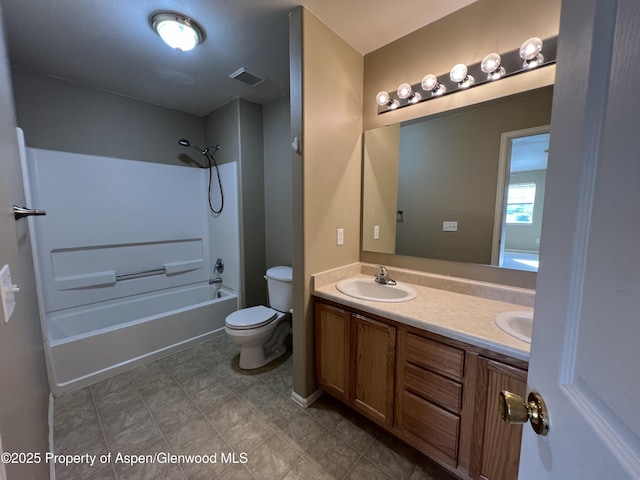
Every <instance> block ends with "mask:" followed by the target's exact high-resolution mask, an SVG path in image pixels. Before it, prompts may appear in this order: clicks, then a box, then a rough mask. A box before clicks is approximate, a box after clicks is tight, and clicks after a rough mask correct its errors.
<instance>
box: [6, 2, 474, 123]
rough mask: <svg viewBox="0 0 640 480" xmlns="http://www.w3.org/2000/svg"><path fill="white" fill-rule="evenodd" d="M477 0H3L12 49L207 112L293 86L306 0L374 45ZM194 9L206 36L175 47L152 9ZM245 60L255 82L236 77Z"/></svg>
mask: <svg viewBox="0 0 640 480" xmlns="http://www.w3.org/2000/svg"><path fill="white" fill-rule="evenodd" d="M473 1H475V0H447V1H442V0H401V4H402V7H403V8H401V9H399V8H397V6H398V2H397V1H392V0H82V1H77V0H0V5H1V6H2V12H3V16H4V24H5V31H6V37H7V45H8V49H9V58H10V61H11V63H12V65H14V66H15V67H18V68H21V69H23V70H25V71H29V72H34V73H38V74H43V75H49V76H53V77H57V78H62V79H65V80H68V81H71V82H74V83H78V84H82V85H87V86H91V87H95V88H98V89H101V90H105V91H109V92H114V93H118V94H120V95H124V96H127V97H131V98H135V99H139V100H143V101H146V102H150V103H153V104H156V105H162V106H165V107H168V108H172V109H176V110H180V111H184V112H188V113H192V114H194V115H198V116H204V115H207V114H208V113H210V112H211V111H213V110H215V109H217V108H219V107H221V106H222V105H224V104H225V103H227V102H228V101H230V100H232V99H233V98H237V97H242V98H246V99H247V100H250V101H253V102H256V103H261V104H266V103H269V102H271V101H273V100H275V99H276V98H278V97H280V96H281V95H283V94H286V93H287V92H288V91H289V18H288V15H289V12H291V10H293V9H294V8H295V7H296V6H298V5H300V4H302V5H305V6H306V7H307V8H308V9H309V10H311V11H312V12H313V13H314V14H315V15H316V16H317V17H318V18H320V20H322V21H323V22H324V23H325V24H327V25H328V26H329V27H330V28H331V29H332V30H333V31H335V32H336V33H337V34H338V35H339V36H340V37H342V38H343V39H344V40H345V41H347V42H348V43H349V44H350V45H351V46H352V47H353V48H354V49H356V50H357V51H358V52H360V53H361V54H363V55H364V54H367V53H369V52H371V51H373V50H376V49H377V48H379V47H381V46H383V45H386V44H387V43H389V42H392V41H393V40H396V39H398V38H400V37H402V36H404V35H406V34H408V33H410V32H412V31H414V30H417V29H418V28H420V27H422V26H424V25H427V24H428V23H431V22H433V21H435V20H437V19H439V18H441V17H443V16H445V15H448V14H449V13H451V12H453V11H455V10H457V9H459V8H462V7H464V6H466V5H468V4H470V3H472V2H473ZM162 10H167V11H174V12H179V13H181V14H183V15H185V16H188V17H191V18H193V19H194V20H195V21H196V22H198V23H199V24H200V25H201V26H202V27H203V29H204V31H205V35H206V39H205V42H204V43H203V44H202V45H199V46H198V47H196V48H195V49H194V50H192V51H190V52H181V53H178V52H176V51H174V50H171V49H170V48H169V47H168V46H166V45H165V44H164V43H163V42H162V41H161V40H160V38H159V37H158V36H157V35H156V34H155V32H154V31H153V30H152V29H151V26H150V24H149V18H150V16H151V14H153V13H156V12H158V11H162ZM241 67H245V68H246V69H247V70H248V71H249V72H251V73H253V74H255V75H257V76H260V77H263V78H265V81H264V82H263V83H261V84H260V85H257V86H255V87H249V86H247V85H245V84H243V83H241V82H240V81H238V80H234V79H231V78H229V77H228V76H229V75H230V74H231V73H233V72H235V71H236V70H238V69H239V68H241Z"/></svg>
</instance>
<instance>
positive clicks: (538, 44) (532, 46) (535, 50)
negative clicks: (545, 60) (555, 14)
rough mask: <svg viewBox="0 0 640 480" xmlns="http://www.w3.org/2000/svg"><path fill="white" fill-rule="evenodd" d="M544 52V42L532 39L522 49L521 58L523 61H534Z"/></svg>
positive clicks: (536, 38) (535, 38)
mask: <svg viewBox="0 0 640 480" xmlns="http://www.w3.org/2000/svg"><path fill="white" fill-rule="evenodd" d="M541 51H542V40H540V39H539V38H538V37H532V38H530V39H528V40H527V41H525V42H524V43H523V44H522V46H521V47H520V57H521V58H522V59H523V60H533V59H534V58H536V57H537V56H538V54H539V53H540V52H541Z"/></svg>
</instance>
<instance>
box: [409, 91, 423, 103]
mask: <svg viewBox="0 0 640 480" xmlns="http://www.w3.org/2000/svg"><path fill="white" fill-rule="evenodd" d="M420 100H422V95H420V94H419V93H418V92H413V93H412V94H411V96H410V97H409V103H414V104H415V103H418V102H419V101H420Z"/></svg>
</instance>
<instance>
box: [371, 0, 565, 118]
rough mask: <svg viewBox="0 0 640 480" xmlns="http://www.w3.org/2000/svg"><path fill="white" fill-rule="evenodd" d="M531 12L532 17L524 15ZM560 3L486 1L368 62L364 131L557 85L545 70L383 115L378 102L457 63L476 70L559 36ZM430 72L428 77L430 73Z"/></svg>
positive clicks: (549, 0) (554, 0) (551, 70)
mask: <svg viewBox="0 0 640 480" xmlns="http://www.w3.org/2000/svg"><path fill="white" fill-rule="evenodd" d="M529 10H531V13H530V14H526V15H525V14H524V13H523V12H525V11H529ZM559 22H560V0H540V1H539V2H537V3H536V4H535V8H534V9H532V8H531V3H530V2H529V1H528V0H508V1H507V0H481V1H478V2H475V3H473V4H471V5H469V6H467V7H465V8H463V9H462V10H459V11H458V12H455V13H453V14H451V15H448V16H446V17H444V18H442V19H441V20H438V21H437V22H434V23H432V24H430V25H428V26H426V27H424V28H422V29H420V30H417V31H415V32H413V33H411V34H409V35H407V36H405V37H402V38H401V39H399V40H396V41H395V42H392V43H390V44H389V45H386V46H384V47H382V48H379V49H378V50H375V51H374V52H372V53H370V54H368V55H366V56H365V71H364V94H363V97H364V127H365V130H368V129H370V128H375V127H379V126H382V125H388V124H390V123H396V122H399V121H403V120H408V119H412V118H417V117H422V116H424V115H428V114H432V113H437V112H440V111H446V110H451V109H453V108H459V107H462V106H465V105H470V104H474V103H478V102H481V101H485V100H488V99H492V98H496V97H499V96H503V95H505V94H511V93H517V92H520V91H523V90H529V89H531V88H535V87H541V86H545V85H548V84H550V83H552V82H553V78H554V77H555V68H553V67H551V68H544V69H540V70H537V71H532V72H529V73H528V74H527V75H516V76H513V77H510V78H506V79H503V80H501V81H499V82H494V83H491V84H485V85H483V86H482V88H472V89H470V90H468V91H465V92H458V93H456V94H454V95H447V96H444V97H442V98H438V99H434V100H430V101H428V102H422V103H420V104H418V105H415V106H411V107H406V108H402V109H399V110H396V111H394V112H388V113H385V114H383V115H378V114H377V105H376V103H375V96H376V93H378V92H379V91H380V90H386V91H393V90H395V89H396V88H397V87H398V85H400V84H401V83H403V82H408V83H411V84H413V83H417V82H420V80H421V79H422V77H423V76H424V75H426V74H427V73H433V74H435V75H441V74H444V73H447V72H449V70H450V69H451V67H453V65H455V64H456V63H466V64H473V63H476V62H479V61H480V60H482V58H483V57H484V56H485V55H486V54H488V53H490V52H494V51H495V52H498V53H501V52H507V51H510V50H514V49H517V48H519V47H520V45H521V44H522V42H523V41H525V40H526V39H527V38H529V37H533V36H536V37H540V38H543V39H544V38H549V37H553V36H555V35H557V34H558V31H559ZM427 70H428V71H427Z"/></svg>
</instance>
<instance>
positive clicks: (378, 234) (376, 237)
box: [373, 225, 380, 240]
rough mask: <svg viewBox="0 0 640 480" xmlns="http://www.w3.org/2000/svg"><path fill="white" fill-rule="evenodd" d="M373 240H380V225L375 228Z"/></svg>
mask: <svg viewBox="0 0 640 480" xmlns="http://www.w3.org/2000/svg"><path fill="white" fill-rule="evenodd" d="M373 239H374V240H380V225H374V226H373Z"/></svg>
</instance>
